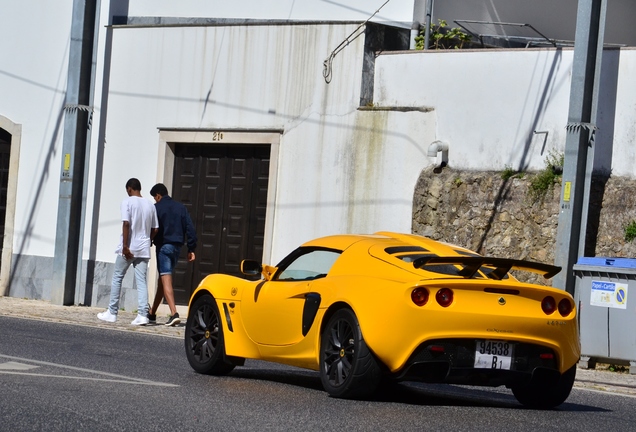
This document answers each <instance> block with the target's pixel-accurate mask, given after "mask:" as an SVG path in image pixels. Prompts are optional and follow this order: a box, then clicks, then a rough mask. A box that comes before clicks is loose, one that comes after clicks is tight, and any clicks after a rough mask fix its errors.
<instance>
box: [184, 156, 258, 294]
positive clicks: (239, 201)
mask: <svg viewBox="0 0 636 432" xmlns="http://www.w3.org/2000/svg"><path fill="white" fill-rule="evenodd" d="M269 154H270V146H269V145H243V144H241V145H228V146H220V145H177V146H176V148H175V169H174V184H173V187H172V194H173V198H174V199H175V200H177V201H179V202H182V203H183V204H184V205H185V206H186V207H187V209H188V211H189V212H190V216H191V218H192V221H193V222H194V226H195V228H196V232H197V237H198V244H197V249H196V260H195V261H194V263H187V260H186V255H187V250H186V248H185V247H184V248H183V250H182V251H181V258H180V259H179V264H178V265H177V268H176V269H175V273H174V281H173V285H174V293H175V300H176V303H177V304H183V305H185V304H188V300H189V298H190V295H191V294H192V291H193V290H194V288H196V287H197V285H198V284H199V282H200V281H201V279H202V278H204V277H205V276H207V275H208V274H210V273H226V274H231V275H235V276H241V273H240V271H239V265H240V263H241V260H243V259H246V258H250V259H257V260H261V259H262V257H263V238H264V232H265V211H266V205H267V184H268V178H269Z"/></svg>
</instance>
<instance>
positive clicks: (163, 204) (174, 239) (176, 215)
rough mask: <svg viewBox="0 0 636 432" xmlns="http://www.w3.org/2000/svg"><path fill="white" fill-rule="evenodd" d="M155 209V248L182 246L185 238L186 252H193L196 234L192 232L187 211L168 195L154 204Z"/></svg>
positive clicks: (192, 226) (192, 227) (192, 228)
mask: <svg viewBox="0 0 636 432" xmlns="http://www.w3.org/2000/svg"><path fill="white" fill-rule="evenodd" d="M155 209H156V210H157V218H158V219H159V232H157V235H156V236H155V238H154V244H155V246H157V247H161V246H162V245H164V244H173V245H176V246H183V244H184V243H185V241H186V237H187V240H188V252H194V250H195V249H196V247H197V233H196V232H195V231H194V225H193V224H192V219H190V214H189V213H188V209H186V207H185V206H184V205H183V204H181V203H180V202H177V201H175V200H173V199H172V198H171V197H170V196H169V195H166V196H164V197H162V198H161V201H159V202H158V203H155Z"/></svg>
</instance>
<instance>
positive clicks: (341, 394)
mask: <svg viewBox="0 0 636 432" xmlns="http://www.w3.org/2000/svg"><path fill="white" fill-rule="evenodd" d="M381 379H382V373H381V369H380V365H379V364H378V361H377V360H376V359H375V356H374V355H373V353H372V352H371V351H370V350H369V348H368V347H367V344H366V343H365V341H364V338H363V337H362V332H361V331H360V325H359V324H358V319H357V318H356V316H355V314H354V313H353V311H351V310H349V309H340V310H339V311H337V312H336V313H334V314H333V316H332V317H331V318H330V319H329V321H328V322H327V325H326V326H325V327H324V329H323V331H322V335H321V340H320V380H321V381H322V385H323V387H324V388H325V390H326V391H327V393H329V395H330V396H333V397H338V398H345V399H352V398H364V397H369V396H371V395H372V394H373V393H374V392H375V390H376V389H377V388H378V385H379V384H380V381H381Z"/></svg>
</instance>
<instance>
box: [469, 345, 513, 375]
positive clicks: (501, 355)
mask: <svg viewBox="0 0 636 432" xmlns="http://www.w3.org/2000/svg"><path fill="white" fill-rule="evenodd" d="M476 342H477V343H476V347H475V368H476V369H507V370H510V366H511V365H512V357H513V355H514V352H513V351H514V345H513V344H512V343H510V342H504V341H494V340H477V341H476Z"/></svg>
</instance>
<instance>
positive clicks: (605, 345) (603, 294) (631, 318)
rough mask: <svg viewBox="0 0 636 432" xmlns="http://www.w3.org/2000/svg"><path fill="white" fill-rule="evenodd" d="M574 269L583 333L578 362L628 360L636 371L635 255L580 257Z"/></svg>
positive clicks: (584, 364)
mask: <svg viewBox="0 0 636 432" xmlns="http://www.w3.org/2000/svg"><path fill="white" fill-rule="evenodd" d="M573 270H574V275H575V277H576V284H575V292H574V298H575V301H576V302H577V305H578V312H579V329H580V334H581V361H580V362H579V366H580V367H584V368H586V367H593V366H594V365H595V364H596V362H597V361H603V362H608V363H612V362H617V361H620V362H629V365H630V367H629V372H630V373H632V374H634V373H636V259H633V258H603V257H581V258H579V260H578V261H577V263H576V265H574V267H573ZM630 292H632V293H633V297H634V298H633V299H630V296H629V293H630Z"/></svg>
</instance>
